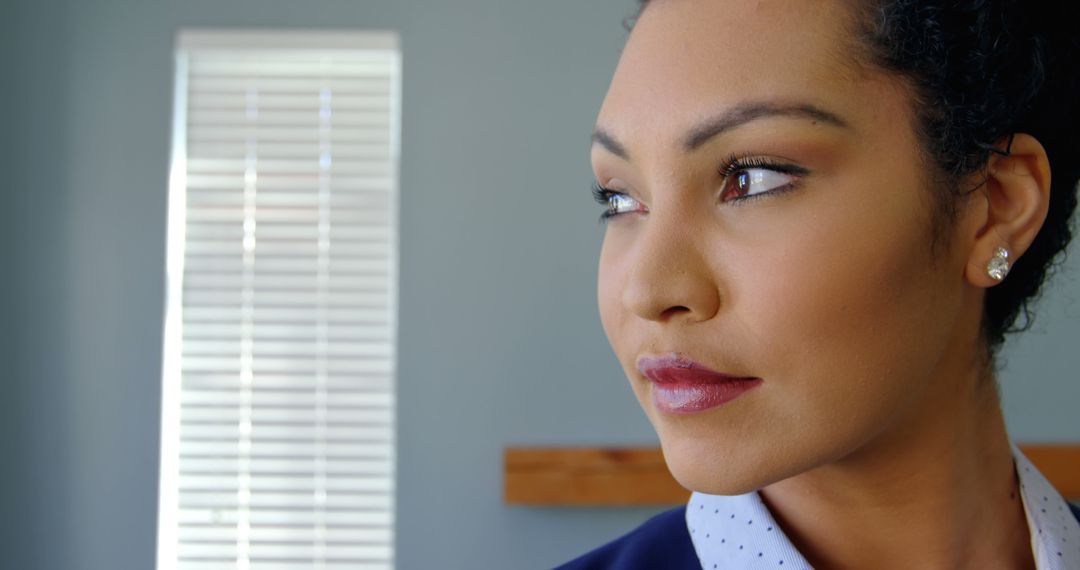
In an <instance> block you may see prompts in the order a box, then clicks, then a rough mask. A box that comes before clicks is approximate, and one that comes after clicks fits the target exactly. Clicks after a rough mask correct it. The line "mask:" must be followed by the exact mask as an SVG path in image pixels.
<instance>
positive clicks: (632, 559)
mask: <svg viewBox="0 0 1080 570" xmlns="http://www.w3.org/2000/svg"><path fill="white" fill-rule="evenodd" d="M1067 504H1068V505H1069V509H1070V510H1071V511H1072V513H1073V516H1075V517H1076V520H1077V521H1080V506H1077V505H1074V504H1072V503H1067ZM656 568H663V569H664V570H701V563H700V562H699V561H698V557H697V553H696V552H695V551H694V543H693V542H691V541H690V532H689V531H688V530H686V505H682V506H679V507H676V508H674V509H671V510H668V511H664V512H662V513H660V514H658V515H656V516H654V517H653V518H651V519H649V520H647V521H645V522H644V523H642V525H641V526H639V527H637V528H635V529H634V530H632V531H630V532H628V533H627V534H625V535H623V536H621V537H619V538H617V539H615V540H613V541H611V542H609V543H607V544H605V545H603V546H601V547H599V548H597V549H595V550H593V551H591V552H588V553H586V554H584V555H582V556H580V557H578V558H575V559H574V560H571V561H570V562H567V563H566V564H563V565H562V566H558V567H557V568H556V569H555V570H655V569H656Z"/></svg>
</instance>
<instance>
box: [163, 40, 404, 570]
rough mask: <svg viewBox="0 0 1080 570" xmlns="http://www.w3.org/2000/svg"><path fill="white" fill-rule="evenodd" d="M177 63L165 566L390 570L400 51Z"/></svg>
mask: <svg viewBox="0 0 1080 570" xmlns="http://www.w3.org/2000/svg"><path fill="white" fill-rule="evenodd" d="M177 45H178V48H177V59H176V70H177V75H176V90H175V101H174V106H175V110H174V117H173V159H172V173H171V176H170V188H169V193H170V195H169V203H170V207H169V212H170V220H169V230H168V232H169V235H168V247H169V251H168V255H167V257H168V261H167V270H166V271H167V281H168V292H167V305H168V306H167V308H166V319H165V321H166V322H165V358H164V369H163V379H164V383H163V405H162V458H161V479H162V481H161V505H160V520H159V534H160V536H159V548H158V568H159V569H165V568H170V569H171V568H179V569H210V568H213V569H284V568H289V569H294V568H313V569H314V568H320V569H321V568H327V569H330V568H349V569H372V570H374V569H380V570H383V569H390V568H392V567H393V559H394V556H393V551H392V549H393V523H394V461H395V453H394V451H395V448H394V442H395V427H394V426H395V418H394V407H395V406H394V404H395V402H394V394H395V390H394V384H395V366H394V360H395V338H396V322H395V315H396V267H397V265H396V264H397V226H396V217H397V211H396V208H397V191H398V178H397V169H398V166H397V165H398V147H399V143H398V132H399V127H398V123H399V107H400V93H399V91H400V89H399V86H400V69H401V64H400V55H399V50H398V47H397V40H396V36H394V35H393V34H391V33H359V32H340V31H326V32H299V31H291V32H289V31H281V32H274V31H260V32H254V31H228V30H189V31H185V32H182V33H181V34H180V35H179V38H178V43H177Z"/></svg>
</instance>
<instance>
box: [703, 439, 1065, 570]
mask: <svg viewBox="0 0 1080 570" xmlns="http://www.w3.org/2000/svg"><path fill="white" fill-rule="evenodd" d="M1012 452H1013V461H1014V465H1015V467H1016V472H1017V476H1018V478H1019V481H1020V497H1021V500H1022V502H1023V504H1024V512H1025V514H1026V516H1027V521H1028V529H1029V530H1030V532H1031V550H1032V553H1033V554H1034V555H1035V568H1036V570H1067V569H1069V568H1080V523H1077V521H1076V518H1075V517H1074V516H1073V514H1072V512H1071V511H1070V510H1069V506H1068V505H1067V504H1066V503H1065V500H1064V499H1062V498H1061V495H1060V494H1059V493H1058V492H1057V491H1056V490H1055V489H1054V487H1053V486H1052V485H1050V483H1049V482H1048V481H1047V480H1046V478H1045V477H1044V476H1043V475H1042V473H1040V472H1039V470H1038V469H1036V468H1035V466H1034V465H1032V464H1031V462H1030V461H1029V460H1028V459H1027V457H1025V456H1024V454H1023V453H1021V452H1020V449H1019V448H1017V447H1016V446H1015V445H1012ZM686 526H687V529H688V530H689V531H690V540H691V541H692V542H693V544H694V550H695V551H696V552H697V556H698V560H699V561H701V567H702V568H704V569H705V570H709V569H713V568H718V569H723V568H740V569H741V568H745V569H747V570H757V569H765V568H769V569H773V570H776V569H779V570H785V569H795V570H807V569H810V568H811V566H810V564H809V563H808V562H807V561H806V559H805V558H803V556H802V554H800V553H799V551H798V549H796V548H795V545H793V544H792V543H791V541H790V540H789V539H788V537H787V536H786V535H785V534H784V533H783V531H781V530H780V526H779V525H777V524H776V520H775V519H773V517H772V514H771V513H770V512H769V509H768V507H766V506H765V502H764V501H762V499H761V495H759V494H758V493H757V492H753V493H747V494H745V495H735V496H727V495H709V494H706V493H697V492H695V493H693V494H691V496H690V502H689V504H687V507H686Z"/></svg>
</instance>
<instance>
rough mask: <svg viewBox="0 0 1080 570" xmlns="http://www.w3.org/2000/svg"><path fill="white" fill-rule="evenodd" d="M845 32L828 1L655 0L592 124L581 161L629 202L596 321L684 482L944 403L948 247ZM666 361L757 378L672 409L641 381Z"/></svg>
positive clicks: (955, 261)
mask: <svg viewBox="0 0 1080 570" xmlns="http://www.w3.org/2000/svg"><path fill="white" fill-rule="evenodd" d="M849 24H850V20H849V16H848V13H847V12H846V11H845V9H844V8H843V6H842V4H841V2H839V1H834V2H825V1H822V2H797V1H791V0H789V1H783V0H726V1H718V0H654V3H653V4H652V5H651V6H650V7H649V8H648V9H647V10H646V11H645V13H644V15H643V16H642V17H641V19H640V20H639V21H638V23H637V24H636V26H635V28H634V31H633V32H632V34H631V35H630V38H629V40H628V43H627V44H626V47H625V49H624V52H623V54H622V58H621V60H620V62H619V65H618V68H617V69H616V71H615V75H614V77H613V79H612V82H611V86H610V89H609V91H608V94H607V97H606V99H605V100H604V103H603V106H602V108H601V110H600V114H599V117H598V120H597V135H596V136H595V137H594V141H595V143H594V145H593V148H592V164H593V169H594V172H595V175H596V179H597V182H598V183H599V184H600V185H601V186H603V187H605V188H608V189H610V190H613V191H615V192H619V193H621V194H624V195H625V198H622V197H620V198H618V199H616V200H615V201H614V203H615V205H616V207H617V211H618V212H620V213H619V215H617V216H615V217H613V218H610V219H609V220H608V222H607V229H606V234H605V237H604V244H603V248H602V251H601V254H600V266H599V282H598V291H597V292H598V298H599V306H600V316H601V320H602V322H603V326H604V330H605V332H606V334H607V336H608V339H609V341H610V342H611V345H612V347H613V348H614V351H615V354H616V355H617V357H618V359H619V361H620V363H621V364H622V366H623V368H624V370H625V372H626V375H627V377H628V378H629V380H630V384H631V386H632V388H633V390H634V392H635V395H636V396H637V398H638V400H639V402H640V403H641V405H642V407H643V408H644V410H645V413H646V415H647V416H648V417H649V420H650V421H651V422H652V424H653V426H654V427H655V428H656V431H657V433H658V434H659V437H660V441H661V444H662V447H663V450H664V454H665V457H666V459H667V461H668V465H669V467H670V468H671V470H672V473H673V474H674V476H675V477H676V479H678V480H679V482H680V483H682V484H683V485H684V486H686V487H688V488H690V489H693V490H697V491H703V492H709V493H715V494H739V493H745V492H749V491H751V490H754V489H758V488H761V487H764V486H766V485H769V484H771V483H773V482H776V481H779V480H782V479H785V478H788V477H790V476H793V475H796V474H798V473H802V472H806V471H809V470H811V469H814V468H816V467H819V466H823V465H826V464H830V463H834V462H839V461H841V460H843V459H845V458H847V459H851V458H853V457H855V456H857V454H858V453H869V452H870V451H871V450H872V449H874V448H875V447H878V448H880V447H886V445H885V444H886V442H896V441H899V440H902V439H903V438H904V437H907V436H908V435H910V433H911V431H912V430H913V429H917V428H916V426H918V425H923V424H925V420H926V419H927V418H932V417H936V416H935V414H940V413H945V412H947V410H946V405H947V403H948V402H955V401H956V398H955V397H954V396H955V394H953V393H952V391H957V390H960V388H958V387H957V386H956V384H957V382H949V381H948V378H950V377H951V376H950V374H953V373H954V372H955V371H956V370H957V369H958V368H956V367H955V363H954V362H952V359H953V356H952V355H953V354H955V353H956V351H955V350H952V349H953V348H955V347H956V346H960V345H963V343H964V342H967V340H969V337H971V336H972V335H974V334H975V331H974V330H973V328H972V325H971V324H970V323H971V322H972V318H971V311H972V306H973V305H972V303H971V302H970V299H971V290H970V289H967V288H966V286H965V285H964V283H963V278H962V275H963V270H964V264H965V260H966V257H965V256H964V254H963V252H962V250H963V248H964V247H965V245H966V244H965V243H962V242H963V240H962V239H961V240H953V243H951V244H950V246H949V248H948V251H945V252H939V253H938V254H937V255H932V252H931V247H930V243H931V219H932V217H931V208H932V205H931V204H932V203H933V202H932V200H931V199H930V196H931V194H930V190H929V189H928V186H927V180H928V176H929V175H928V171H927V168H926V166H925V165H924V164H923V162H921V160H920V158H919V156H920V155H919V153H918V146H917V141H916V139H915V135H914V133H913V130H912V127H911V125H912V123H911V117H912V113H911V109H910V107H909V99H908V95H907V92H906V90H905V89H904V88H903V87H901V86H900V84H899V83H898V82H895V81H891V80H890V79H889V78H888V77H887V76H885V75H882V74H878V73H876V72H870V71H868V70H865V69H863V70H862V71H860V70H859V68H857V67H855V66H853V65H852V61H853V58H854V56H853V54H852V53H853V52H852V51H851V50H852V49H853V45H854V42H853V41H850V39H849V36H848V34H849V32H848V27H849ZM733 158H734V159H736V160H735V163H736V164H734V165H732V164H731V159H733ZM975 310H977V305H976V306H975ZM976 328H977V327H976ZM664 355H677V356H679V357H682V358H688V359H691V360H693V361H696V362H697V363H700V364H701V365H703V366H705V367H707V368H710V369H712V370H715V371H718V372H721V373H724V374H727V375H731V376H736V377H751V378H758V379H760V380H761V381H760V383H759V384H758V385H757V386H756V387H754V388H753V389H750V390H749V391H746V392H745V393H742V395H741V396H739V397H737V398H736V399H734V400H731V401H728V402H726V403H724V404H722V405H720V406H717V407H712V408H708V409H704V410H700V411H696V412H693V413H672V412H671V411H670V410H668V409H667V408H664V407H663V406H658V405H657V404H656V402H655V401H654V400H653V391H654V389H655V387H654V384H653V383H652V381H651V380H649V378H647V377H646V376H644V375H643V374H642V373H641V372H640V371H639V369H638V363H639V359H640V358H643V357H645V358H648V357H656V356H664Z"/></svg>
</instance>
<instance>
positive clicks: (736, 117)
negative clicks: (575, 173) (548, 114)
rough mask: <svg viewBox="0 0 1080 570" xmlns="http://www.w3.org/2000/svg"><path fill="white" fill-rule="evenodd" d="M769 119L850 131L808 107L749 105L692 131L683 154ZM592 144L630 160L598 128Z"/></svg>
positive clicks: (841, 122)
mask: <svg viewBox="0 0 1080 570" xmlns="http://www.w3.org/2000/svg"><path fill="white" fill-rule="evenodd" d="M771 117H792V118H801V119H808V120H811V121H815V122H821V123H825V124H827V125H830V126H833V127H837V128H842V129H847V128H850V125H848V123H847V121H844V120H843V119H841V118H840V117H839V116H838V115H836V114H835V113H831V112H829V111H826V110H824V109H822V108H820V107H817V106H814V105H811V104H808V103H798V104H793V105H790V104H789V105H784V104H777V103H772V102H766V101H758V102H749V103H742V104H740V105H737V106H735V107H732V108H731V109H728V110H727V111H725V112H724V113H721V114H720V115H719V116H716V117H714V118H712V119H709V120H707V121H705V122H704V123H702V124H700V125H698V126H697V127H695V128H693V129H691V130H690V132H689V133H687V134H686V136H685V137H684V138H683V144H682V147H683V151H684V152H687V153H689V152H693V151H695V150H697V149H699V148H701V146H702V145H704V144H705V143H706V142H708V141H710V140H712V139H713V138H715V137H716V136H718V135H720V134H722V133H725V132H727V131H730V130H733V129H735V128H737V127H741V126H743V125H745V124H747V123H750V122H753V121H756V120H759V119H765V118H771ZM592 142H593V144H597V145H600V146H601V147H603V148H605V149H607V150H608V151H609V152H611V153H612V154H614V155H615V156H618V157H619V158H622V159H623V160H626V161H629V160H630V153H629V152H627V150H626V147H624V146H623V145H622V144H621V143H620V142H619V141H618V140H616V139H615V137H614V136H613V135H612V134H611V133H609V132H607V131H606V130H604V129H603V128H601V127H597V128H596V130H594V131H593V135H592Z"/></svg>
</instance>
